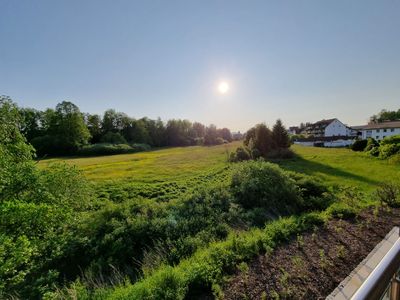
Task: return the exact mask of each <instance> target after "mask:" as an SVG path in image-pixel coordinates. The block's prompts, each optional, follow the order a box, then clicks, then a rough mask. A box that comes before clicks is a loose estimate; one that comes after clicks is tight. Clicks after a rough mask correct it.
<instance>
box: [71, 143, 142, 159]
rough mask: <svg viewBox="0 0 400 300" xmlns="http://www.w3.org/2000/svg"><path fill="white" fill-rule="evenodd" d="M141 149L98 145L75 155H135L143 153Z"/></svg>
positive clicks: (122, 145) (86, 147)
mask: <svg viewBox="0 0 400 300" xmlns="http://www.w3.org/2000/svg"><path fill="white" fill-rule="evenodd" d="M139 145H140V144H139ZM143 149H144V147H141V146H135V147H131V146H129V145H127V144H105V143H99V144H93V145H89V146H84V147H83V148H82V149H80V150H79V151H78V153H77V154H78V155H81V156H97V155H113V154H126V153H135V152H140V151H144V150H143ZM146 150H147V149H146Z"/></svg>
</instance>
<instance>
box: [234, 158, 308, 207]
mask: <svg viewBox="0 0 400 300" xmlns="http://www.w3.org/2000/svg"><path fill="white" fill-rule="evenodd" d="M231 191H232V194H233V195H234V198H235V201H236V202H238V203H239V204H240V205H242V206H243V207H244V208H254V207H264V208H267V209H268V210H269V211H270V212H271V213H273V214H276V215H282V214H283V215H285V214H289V213H293V212H298V211H299V208H300V207H302V205H303V203H302V198H301V196H300V191H299V189H298V187H297V186H296V184H295V182H294V180H292V179H291V178H290V177H289V176H287V175H286V174H285V173H284V172H283V171H282V170H281V169H280V168H279V167H278V166H277V165H274V164H271V163H267V162H262V161H250V162H245V163H242V164H240V165H238V166H237V168H236V170H235V171H234V174H233V176H232V181H231Z"/></svg>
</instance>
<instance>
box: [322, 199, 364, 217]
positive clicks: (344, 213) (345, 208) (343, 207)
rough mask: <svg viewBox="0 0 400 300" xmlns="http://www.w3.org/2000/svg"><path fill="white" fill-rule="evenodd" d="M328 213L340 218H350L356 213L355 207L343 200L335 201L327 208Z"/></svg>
mask: <svg viewBox="0 0 400 300" xmlns="http://www.w3.org/2000/svg"><path fill="white" fill-rule="evenodd" d="M327 213H328V215H330V216H332V217H335V218H340V219H352V218H354V217H355V216H356V214H357V209H356V208H354V207H351V206H350V205H348V204H346V203H343V202H336V203H334V204H332V205H331V206H330V207H329V208H328V209H327Z"/></svg>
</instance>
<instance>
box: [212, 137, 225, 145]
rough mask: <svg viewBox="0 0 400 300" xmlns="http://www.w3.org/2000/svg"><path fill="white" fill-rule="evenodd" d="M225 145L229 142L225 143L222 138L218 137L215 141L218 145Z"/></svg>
mask: <svg viewBox="0 0 400 300" xmlns="http://www.w3.org/2000/svg"><path fill="white" fill-rule="evenodd" d="M225 143H227V141H225V140H224V139H223V138H222V137H217V138H216V139H215V144H216V145H222V144H225Z"/></svg>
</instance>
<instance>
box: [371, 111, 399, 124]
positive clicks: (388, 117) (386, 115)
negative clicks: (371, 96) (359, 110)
mask: <svg viewBox="0 0 400 300" xmlns="http://www.w3.org/2000/svg"><path fill="white" fill-rule="evenodd" d="M398 120H400V108H399V109H398V110H397V111H395V110H386V109H382V110H381V111H380V112H379V113H378V114H376V115H372V116H371V117H370V118H369V121H370V123H382V122H384V121H398Z"/></svg>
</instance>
